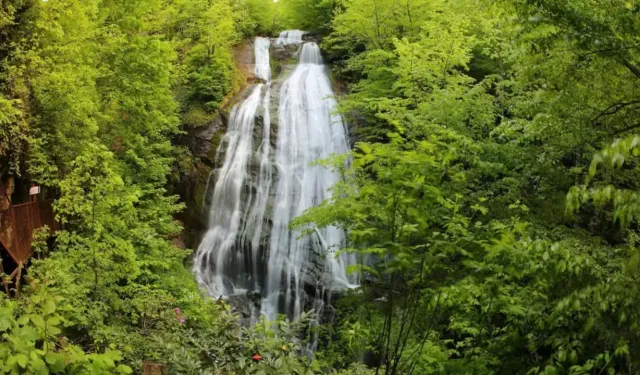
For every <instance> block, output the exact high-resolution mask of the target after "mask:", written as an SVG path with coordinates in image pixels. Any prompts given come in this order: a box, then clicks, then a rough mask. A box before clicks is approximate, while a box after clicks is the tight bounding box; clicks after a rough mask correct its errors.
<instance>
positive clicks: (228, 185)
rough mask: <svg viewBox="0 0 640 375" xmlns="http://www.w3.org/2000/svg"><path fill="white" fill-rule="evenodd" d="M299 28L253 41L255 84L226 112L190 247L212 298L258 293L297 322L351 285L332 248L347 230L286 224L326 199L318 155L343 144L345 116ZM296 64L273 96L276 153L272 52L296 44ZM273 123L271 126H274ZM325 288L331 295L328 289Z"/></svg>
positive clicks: (331, 175) (316, 52) (344, 260)
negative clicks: (196, 240) (200, 222)
mask: <svg viewBox="0 0 640 375" xmlns="http://www.w3.org/2000/svg"><path fill="white" fill-rule="evenodd" d="M302 35H303V32H301V31H298V30H292V31H285V32H283V33H281V34H280V37H279V38H278V39H276V41H275V43H273V44H274V45H273V46H272V45H271V43H270V41H269V39H267V38H256V41H255V45H254V46H255V48H254V51H255V61H256V66H255V75H256V78H258V79H260V80H262V81H264V82H266V83H260V84H257V85H255V86H253V87H252V88H251V89H250V94H249V96H248V97H247V98H246V99H245V100H244V101H243V102H241V103H239V104H237V105H236V106H235V107H234V108H233V110H232V113H231V117H230V119H229V125H228V130H227V133H226V135H225V137H224V142H223V143H222V144H221V145H220V149H219V155H222V153H224V162H223V163H222V166H221V168H220V169H219V170H216V171H214V176H215V185H214V188H213V193H212V194H213V196H212V199H211V206H210V213H209V228H208V230H207V232H206V234H205V236H204V238H203V240H202V242H201V244H200V246H199V248H198V250H197V252H196V256H195V265H194V270H195V272H196V275H197V278H198V281H199V282H200V284H201V285H202V286H203V287H204V288H206V289H207V291H208V293H209V294H210V295H211V296H212V297H219V296H222V297H229V296H234V295H241V294H244V293H246V292H248V291H250V292H255V293H259V294H260V296H262V305H261V313H262V314H263V315H265V316H266V317H267V319H269V320H273V319H275V318H276V316H277V315H278V314H287V315H288V316H289V318H291V319H297V318H298V317H299V316H300V314H301V313H302V311H303V310H304V309H305V308H308V307H309V306H314V305H315V306H318V303H319V304H320V305H322V303H323V301H322V298H323V297H322V296H323V295H325V294H326V293H325V291H326V290H330V291H331V290H340V289H345V288H349V287H352V286H354V285H355V284H357V282H358V280H357V279H356V277H355V275H349V276H348V275H347V274H346V268H347V266H348V265H350V264H353V263H354V262H355V259H353V258H352V257H351V256H348V255H345V254H342V255H340V256H339V257H336V256H335V253H334V252H335V251H336V250H338V249H340V248H341V247H343V245H344V242H345V235H344V233H343V232H342V231H341V230H339V229H338V228H335V227H328V228H322V229H318V230H316V231H315V233H314V234H311V235H306V236H301V234H300V233H299V232H297V231H291V230H290V229H289V224H290V222H291V220H293V219H294V218H296V217H297V216H299V215H301V214H302V213H303V212H304V211H305V210H307V209H308V208H310V207H313V206H315V205H318V204H320V203H321V202H322V201H324V200H326V199H328V198H330V191H329V190H330V188H331V187H332V186H333V185H334V184H335V183H336V182H338V180H339V178H340V176H339V175H338V173H337V172H335V171H332V170H330V169H328V168H326V167H322V166H318V165H314V162H315V161H318V160H322V159H326V158H327V157H329V156H331V155H333V154H343V153H346V152H347V151H348V150H349V144H348V138H347V132H346V128H345V124H344V122H343V120H342V118H341V117H340V116H339V115H337V114H335V113H334V112H335V108H336V101H335V99H334V98H333V91H332V89H331V84H330V81H329V78H328V75H327V69H326V66H325V65H324V64H323V61H322V56H321V53H320V48H319V47H318V45H317V44H316V43H314V42H306V43H303V41H302ZM299 44H302V46H301V47H300V52H299V62H298V65H297V66H296V67H295V69H294V70H293V72H292V73H291V74H290V75H289V76H288V78H286V80H285V81H284V82H283V83H281V85H280V82H277V85H278V87H279V96H278V97H277V98H274V99H278V100H277V103H278V104H277V111H276V112H277V140H275V149H272V135H271V134H272V133H271V132H272V128H271V127H272V124H271V117H270V108H269V106H270V103H271V91H272V84H276V83H272V82H271V68H270V66H269V61H270V56H269V49H270V48H290V47H287V46H291V45H294V46H295V45H299ZM275 125H276V124H274V126H275ZM329 294H330V293H329Z"/></svg>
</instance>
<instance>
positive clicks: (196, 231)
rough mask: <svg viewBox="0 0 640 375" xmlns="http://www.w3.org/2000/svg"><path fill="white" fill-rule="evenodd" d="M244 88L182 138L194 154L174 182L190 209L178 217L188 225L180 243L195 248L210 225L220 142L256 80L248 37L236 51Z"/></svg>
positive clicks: (172, 188)
mask: <svg viewBox="0 0 640 375" xmlns="http://www.w3.org/2000/svg"><path fill="white" fill-rule="evenodd" d="M233 54H234V59H235V61H236V65H237V69H238V75H239V78H238V79H237V81H239V82H240V83H241V84H240V87H239V88H237V89H236V90H235V91H234V92H233V93H232V94H230V95H229V96H228V97H227V98H226V99H225V100H223V106H222V108H221V109H220V110H219V111H218V113H217V115H216V116H215V118H214V119H213V120H212V121H211V122H210V123H209V124H207V125H206V126H202V127H192V128H190V129H188V132H187V134H186V135H184V136H182V137H180V139H179V140H178V144H180V145H183V146H186V147H187V148H188V150H189V151H190V153H191V155H192V156H193V163H192V165H191V166H190V167H189V168H185V169H182V170H180V171H179V172H180V173H181V175H180V176H179V178H178V179H176V181H174V183H173V184H172V185H171V193H174V194H178V195H179V196H180V198H181V200H182V202H184V203H185V205H186V208H185V210H184V211H183V212H182V213H181V215H180V217H179V218H178V219H179V220H180V221H181V222H183V224H184V231H183V233H182V234H181V236H180V237H181V238H180V242H181V243H183V244H184V246H186V247H187V248H191V249H195V248H196V247H197V245H198V243H199V242H200V240H201V237H202V234H203V233H204V231H205V230H206V228H207V212H206V211H207V210H208V204H209V202H208V201H209V200H210V199H208V198H209V197H210V194H208V191H207V188H208V186H209V182H210V180H211V178H212V177H214V176H212V173H215V169H216V168H217V166H216V161H217V160H219V155H217V152H218V149H219V146H220V143H221V142H222V139H223V137H224V134H225V132H226V130H227V127H228V123H229V115H230V112H231V109H232V108H233V106H234V105H235V104H236V103H238V102H240V101H242V100H244V99H245V97H246V94H247V92H246V91H247V90H246V89H247V87H248V86H250V85H252V84H253V82H254V81H255V76H254V73H253V63H254V61H253V40H246V41H244V42H242V43H240V44H239V45H238V46H236V47H235V48H234V50H233Z"/></svg>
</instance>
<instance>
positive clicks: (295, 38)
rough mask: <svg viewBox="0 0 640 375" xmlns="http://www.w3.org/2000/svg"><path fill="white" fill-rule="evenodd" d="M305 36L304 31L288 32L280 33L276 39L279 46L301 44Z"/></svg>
mask: <svg viewBox="0 0 640 375" xmlns="http://www.w3.org/2000/svg"><path fill="white" fill-rule="evenodd" d="M304 34H305V32H304V31H302V30H286V31H283V32H281V33H280V35H279V36H278V39H276V45H277V46H283V45H290V44H301V43H302V36H303V35H304Z"/></svg>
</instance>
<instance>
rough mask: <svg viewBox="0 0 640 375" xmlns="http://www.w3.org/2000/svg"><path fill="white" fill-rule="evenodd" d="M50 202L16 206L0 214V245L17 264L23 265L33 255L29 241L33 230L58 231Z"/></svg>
mask: <svg viewBox="0 0 640 375" xmlns="http://www.w3.org/2000/svg"><path fill="white" fill-rule="evenodd" d="M51 202H52V201H39V202H29V203H23V204H17V205H15V206H11V208H9V209H8V210H5V211H2V212H0V243H2V245H3V246H4V248H5V249H6V250H7V252H8V253H9V255H11V257H12V258H13V260H14V261H15V262H16V263H17V264H19V265H22V264H25V263H26V261H27V260H29V258H30V257H31V254H32V253H33V249H32V248H31V240H32V238H33V230H34V229H38V228H41V227H43V226H45V225H48V226H49V228H50V229H51V230H52V231H55V230H58V229H59V225H58V223H57V222H56V221H55V217H54V215H53V208H52V207H51Z"/></svg>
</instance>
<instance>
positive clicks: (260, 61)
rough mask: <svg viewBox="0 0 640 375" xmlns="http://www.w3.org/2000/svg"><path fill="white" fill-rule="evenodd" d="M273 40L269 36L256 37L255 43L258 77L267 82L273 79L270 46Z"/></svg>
mask: <svg viewBox="0 0 640 375" xmlns="http://www.w3.org/2000/svg"><path fill="white" fill-rule="evenodd" d="M270 44H271V41H270V40H269V39H268V38H260V37H258V38H256V40H255V43H254V48H253V50H254V52H253V53H254V54H255V59H256V71H255V74H256V78H258V79H261V80H263V81H265V82H269V81H271V65H270V62H269V46H270Z"/></svg>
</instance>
